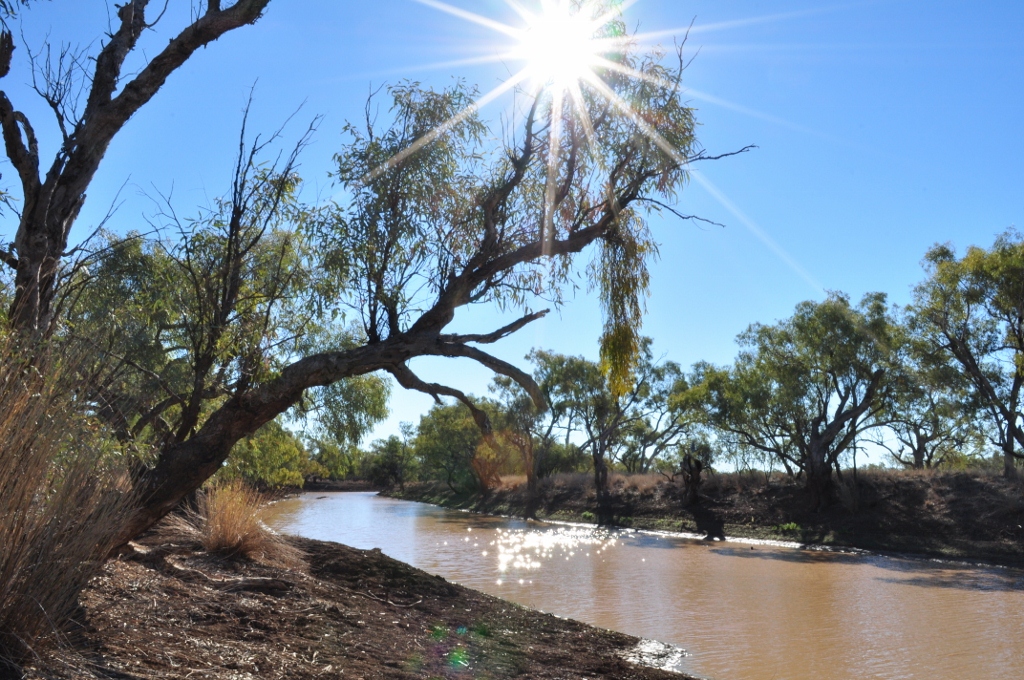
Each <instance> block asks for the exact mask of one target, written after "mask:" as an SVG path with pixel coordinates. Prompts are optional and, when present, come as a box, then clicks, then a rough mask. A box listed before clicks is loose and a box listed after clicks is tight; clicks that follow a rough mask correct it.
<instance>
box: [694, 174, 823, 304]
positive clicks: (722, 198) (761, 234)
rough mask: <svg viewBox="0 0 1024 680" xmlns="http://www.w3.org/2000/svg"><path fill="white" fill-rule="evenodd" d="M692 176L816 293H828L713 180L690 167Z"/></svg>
mask: <svg viewBox="0 0 1024 680" xmlns="http://www.w3.org/2000/svg"><path fill="white" fill-rule="evenodd" d="M690 177H691V178H693V179H694V180H696V182H697V184H700V185H701V187H703V189H704V191H706V192H708V194H710V195H711V197H712V198H714V199H715V200H716V201H718V203H719V204H720V205H721V206H722V207H723V208H725V209H726V210H728V211H729V212H730V213H732V215H733V217H735V218H736V219H737V220H739V221H740V224H742V225H743V226H744V227H746V228H747V231H749V232H750V233H751V234H753V235H754V236H755V237H756V238H757V239H758V240H759V241H761V243H763V244H764V245H765V246H767V248H768V249H769V250H770V251H772V253H774V254H775V256H776V257H778V258H779V259H780V260H782V261H783V262H784V263H785V264H786V266H787V267H789V268H790V269H791V270H792V271H793V273H795V274H796V275H797V276H799V277H800V278H801V279H803V280H804V282H805V283H806V284H807V285H809V286H810V287H811V288H813V289H814V292H815V294H817V295H822V294H825V293H826V290H825V287H824V286H822V285H821V283H820V282H819V281H818V280H817V279H815V278H814V277H813V276H812V275H811V273H810V272H808V271H807V270H806V269H805V268H804V267H803V266H802V265H801V264H800V263H799V262H797V261H796V258H794V257H793V256H792V255H790V254H789V253H788V252H787V251H786V249H785V248H783V247H782V246H780V245H779V244H778V243H777V242H776V241H775V239H773V238H772V237H771V236H769V235H768V234H767V233H766V232H765V231H764V229H762V228H761V227H760V226H758V224H757V223H756V222H754V220H752V219H750V218H749V217H747V215H746V213H744V212H743V211H742V210H740V209H739V207H737V206H736V204H735V203H733V202H732V201H730V200H729V198H728V197H727V196H726V195H725V194H723V193H722V191H721V190H720V189H719V188H718V187H716V186H715V185H714V184H712V183H711V180H709V179H708V178H706V177H705V176H704V175H703V173H701V172H700V171H699V170H694V169H693V168H690Z"/></svg>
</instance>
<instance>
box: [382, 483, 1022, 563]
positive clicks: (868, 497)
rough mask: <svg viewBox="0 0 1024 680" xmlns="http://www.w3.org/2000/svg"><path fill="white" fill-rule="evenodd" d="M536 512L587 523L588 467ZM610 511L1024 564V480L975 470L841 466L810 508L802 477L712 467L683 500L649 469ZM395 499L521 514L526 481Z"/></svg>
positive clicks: (631, 519) (620, 491)
mask: <svg viewBox="0 0 1024 680" xmlns="http://www.w3.org/2000/svg"><path fill="white" fill-rule="evenodd" d="M540 489H541V499H540V502H539V504H538V506H537V513H536V515H537V519H553V520H566V521H578V522H588V521H594V518H595V516H596V514H597V497H596V493H595V492H594V485H593V481H592V480H591V478H590V477H589V476H588V475H582V474H580V475H557V476H555V477H553V478H551V479H547V480H544V481H543V482H542V483H541V485H540ZM612 489H613V492H612V500H611V505H612V512H613V515H614V521H615V523H616V524H618V525H621V526H627V527H633V528H637V529H658V530H665V531H685V532H692V533H697V534H701V535H703V536H706V537H708V538H728V537H730V536H734V537H747V538H764V539H779V540H788V541H798V542H802V543H806V544H818V545H827V546H847V547H855V548H863V549H866V550H875V551H884V552H896V553H911V554H919V555H927V556H934V557H945V558H955V559H968V560H978V561H984V562H991V563H995V564H1005V565H1010V566H1017V567H1021V566H1024V484H1022V483H1020V482H1010V481H1007V480H1005V479H1003V478H1002V477H999V476H996V475H993V474H987V473H974V472H911V471H908V472H904V471H873V470H872V471H868V472H861V473H859V474H858V475H857V483H856V485H854V483H853V479H852V475H851V474H850V473H847V474H845V475H844V483H841V484H839V485H838V488H837V493H836V498H835V501H834V502H833V503H832V504H831V505H830V506H829V507H827V508H825V509H823V510H820V511H818V512H811V511H810V510H809V509H808V508H809V507H810V501H809V498H808V495H807V493H806V492H805V491H804V489H803V486H802V485H801V484H800V483H799V482H795V481H792V480H789V479H780V478H777V477H776V478H774V479H772V481H771V483H770V484H768V483H766V481H765V478H764V476H763V475H753V474H751V475H740V474H717V475H710V476H709V478H708V480H707V481H706V482H705V483H704V485H703V486H702V487H701V493H700V501H699V503H698V504H697V505H696V506H695V507H692V508H684V507H683V495H682V490H681V488H680V487H679V486H678V485H677V484H675V483H670V482H668V481H667V480H665V479H664V478H659V477H656V476H653V475H650V476H637V477H627V476H624V475H613V476H612ZM390 495H393V496H395V497H398V498H406V499H410V500H420V501H426V502H431V503H437V504H439V505H444V506H447V507H453V508H462V509H470V510H475V511H478V512H486V513H494V514H503V515H516V516H522V515H523V514H524V512H525V509H526V507H527V497H526V490H525V485H523V484H514V485H511V486H509V487H506V488H502V489H499V490H497V491H494V492H492V493H491V494H489V495H487V496H481V495H480V494H472V495H468V494H464V495H460V494H456V493H453V492H452V491H451V490H450V489H448V487H446V486H445V485H444V484H440V483H433V482H425V483H420V484H414V485H408V486H407V488H406V491H405V492H398V491H393V492H390Z"/></svg>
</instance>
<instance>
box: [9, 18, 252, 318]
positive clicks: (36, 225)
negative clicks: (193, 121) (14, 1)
mask: <svg viewBox="0 0 1024 680" xmlns="http://www.w3.org/2000/svg"><path fill="white" fill-rule="evenodd" d="M269 2H270V0H238V2H236V3H235V4H234V5H232V6H231V7H229V8H227V9H224V10H221V9H220V8H219V4H218V3H212V4H211V5H209V6H208V10H207V11H206V12H205V13H204V14H203V15H202V16H200V17H199V18H198V19H197V20H196V21H195V22H194V23H192V24H191V25H189V26H188V27H187V28H185V30H183V31H182V32H181V33H180V34H179V35H178V36H176V37H175V38H173V39H172V40H171V41H170V44H168V45H167V46H166V47H165V48H164V49H163V50H162V51H161V52H160V53H159V54H157V55H156V56H155V57H154V58H153V59H152V60H151V61H150V62H149V63H148V64H147V65H146V66H145V67H144V68H143V69H142V71H140V72H139V73H138V74H137V75H136V76H135V77H134V78H132V79H131V80H130V81H129V82H127V83H125V84H124V86H123V87H122V88H121V90H120V92H117V89H118V87H119V86H120V85H121V83H122V79H123V78H122V72H121V70H122V67H123V65H124V62H125V59H126V58H127V57H128V55H129V54H130V53H131V52H132V51H133V50H134V49H135V47H136V43H137V42H138V39H139V37H140V36H141V34H142V32H143V31H144V30H146V28H147V27H148V25H147V23H146V8H147V6H148V5H149V0H129V2H126V3H125V4H124V5H122V6H121V7H119V8H118V10H117V18H118V20H119V23H118V24H117V30H116V31H115V32H114V33H113V34H112V35H110V36H109V40H108V42H107V43H106V44H105V45H104V46H103V47H102V48H101V50H100V52H99V54H98V55H97V57H96V59H95V70H94V72H93V73H92V74H91V84H90V87H89V92H88V96H87V99H86V104H85V109H84V112H83V114H82V117H81V118H80V119H79V120H77V121H74V123H73V127H70V129H69V130H68V133H67V135H66V137H65V139H64V143H63V145H62V147H61V149H60V151H59V152H58V153H57V156H56V158H55V159H54V161H53V163H52V164H51V166H50V168H49V169H48V170H47V171H46V173H45V175H43V174H41V167H40V162H39V145H38V142H37V139H36V135H35V131H34V130H33V128H32V125H31V124H30V122H29V120H28V118H27V117H26V116H25V115H24V114H23V113H21V112H20V111H17V110H16V109H15V108H14V105H13V104H12V103H11V101H10V100H9V99H8V97H7V95H6V93H4V92H0V127H2V131H3V139H4V144H5V147H6V153H7V157H8V159H9V160H10V162H11V164H12V165H13V166H14V168H15V169H16V170H17V172H18V175H19V177H20V179H21V187H22V198H23V209H22V213H21V220H20V222H19V224H18V230H17V233H16V235H15V238H14V243H13V244H12V246H13V247H12V248H11V250H10V252H9V257H7V258H5V262H6V263H7V264H8V265H9V266H11V267H12V268H13V269H14V270H15V275H14V283H15V293H14V298H13V301H12V303H11V307H10V312H9V318H10V323H11V324H12V325H13V326H14V327H15V328H17V329H19V330H21V331H22V332H27V333H28V334H29V335H32V336H41V335H47V334H49V333H50V331H51V327H52V324H53V321H54V318H53V316H54V308H53V306H54V301H55V299H56V295H57V283H58V276H59V273H60V266H61V262H62V259H63V258H64V256H65V251H66V250H67V245H68V238H69V236H70V233H71V228H72V226H73V225H74V223H75V220H76V219H77V218H78V214H79V211H80V210H81V208H82V205H83V203H84V202H85V198H86V191H87V189H88V187H89V185H90V184H91V183H92V180H93V177H94V176H95V174H96V171H97V170H98V169H99V166H100V162H101V161H102V160H103V157H104V155H105V154H106V151H107V148H108V147H109V146H110V143H111V141H112V140H113V138H114V137H115V136H116V135H117V133H118V132H119V131H120V130H121V128H122V127H124V125H125V123H127V122H128V120H129V119H130V118H131V117H132V116H133V115H134V114H135V113H136V112H137V111H138V110H139V109H140V108H142V106H144V105H145V104H146V103H147V102H149V100H150V99H152V98H153V96H154V95H155V94H156V93H157V92H158V91H159V90H160V88H161V87H162V86H163V84H164V82H166V80H167V78H168V77H169V76H170V74H171V73H173V72H174V71H176V70H177V69H178V68H179V67H180V66H181V65H182V64H184V63H185V61H187V60H188V58H189V57H191V56H192V54H194V53H195V51H196V50H198V49H199V48H201V47H205V46H206V45H208V44H209V43H211V42H213V41H214V40H216V39H217V38H219V37H220V36H222V35H224V34H225V33H227V32H228V31H231V30H233V29H235V28H238V27H240V26H244V25H247V24H251V23H253V22H255V21H256V20H257V19H258V18H259V17H260V16H261V15H262V13H263V10H264V8H265V7H266V6H267V5H268V4H269ZM13 50H14V43H13V41H12V40H11V37H10V34H9V33H7V32H6V31H5V32H4V34H3V36H2V38H0V77H2V76H3V75H6V73H5V71H6V70H7V69H6V68H3V67H4V66H5V65H8V66H9V64H10V59H11V53H12V52H13ZM115 92H116V94H115Z"/></svg>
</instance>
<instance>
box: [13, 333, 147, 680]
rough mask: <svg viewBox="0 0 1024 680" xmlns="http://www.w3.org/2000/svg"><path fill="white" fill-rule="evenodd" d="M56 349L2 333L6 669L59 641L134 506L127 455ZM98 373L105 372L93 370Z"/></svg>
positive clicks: (83, 385)
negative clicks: (22, 347)
mask: <svg viewBox="0 0 1024 680" xmlns="http://www.w3.org/2000/svg"><path fill="white" fill-rule="evenodd" d="M62 354H63V355H66V354H67V348H65V349H64V351H63V352H57V351H54V352H53V353H52V354H51V355H47V354H46V353H45V352H38V351H37V353H36V355H35V357H34V358H33V360H32V361H31V362H28V361H24V360H21V359H19V358H18V355H17V352H16V350H15V349H14V347H13V341H12V340H10V339H6V340H0V675H3V674H4V670H5V668H6V670H7V671H9V672H13V673H17V671H16V670H14V667H15V666H16V665H17V664H19V663H21V662H23V661H24V660H25V659H26V658H27V657H28V656H29V655H32V654H35V653H36V650H38V649H40V648H44V647H47V646H53V645H54V644H56V643H57V642H58V641H59V638H60V634H61V632H62V629H63V628H64V627H65V626H66V624H67V623H68V622H69V620H70V618H71V615H72V613H73V612H74V610H75V608H76V606H77V603H78V595H79V593H80V592H81V590H82V589H83V588H84V587H85V585H86V584H87V583H88V581H89V580H90V579H91V578H92V577H93V576H94V575H96V574H97V573H98V571H99V569H100V567H101V566H102V563H103V560H104V558H105V557H106V555H107V554H108V553H109V552H110V551H111V550H112V549H113V548H114V547H115V545H116V541H117V537H118V535H119V534H120V532H121V530H122V529H123V528H124V527H125V524H126V522H127V520H128V518H129V516H130V513H131V510H132V504H131V498H130V497H129V494H127V493H125V492H124V491H123V488H122V487H124V486H127V484H126V480H127V478H126V476H125V475H124V471H123V469H124V466H123V458H122V456H120V455H118V454H119V451H117V449H116V447H114V446H113V445H112V444H111V441H112V440H111V439H109V438H107V437H106V433H105V432H104V430H103V428H102V427H100V425H99V424H98V423H96V422H95V421H93V420H90V419H88V418H86V417H85V416H84V415H83V414H82V412H81V411H82V410H83V409H84V408H87V407H88V405H87V404H83V403H82V401H83V400H82V399H81V396H80V395H81V394H83V393H85V391H86V390H85V389H83V388H86V387H88V386H87V385H85V384H83V382H82V380H81V378H80V377H79V376H80V373H79V372H78V371H77V370H75V369H74V368H73V364H74V362H73V361H70V360H63V361H58V360H56V359H55V358H54V357H56V356H59V355H62ZM93 377H94V378H95V376H93Z"/></svg>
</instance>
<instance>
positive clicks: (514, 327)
mask: <svg viewBox="0 0 1024 680" xmlns="http://www.w3.org/2000/svg"><path fill="white" fill-rule="evenodd" d="M550 311H551V310H550V309H545V310H542V311H540V312H534V313H533V314H527V315H526V316H524V317H523V318H521V319H518V320H516V321H513V322H512V323H510V324H509V325H507V326H505V327H503V328H499V329H498V330H496V331H494V332H493V333H487V334H485V335H472V334H469V335H442V336H440V340H441V342H448V343H465V342H476V343H480V344H485V345H488V344H492V343H495V342H498V341H499V340H501V339H502V338H506V337H508V336H510V335H512V334H513V333H515V332H516V331H518V330H520V329H521V328H523V327H525V326H526V325H528V324H531V323H533V322H534V321H536V320H537V319H542V318H544V317H545V316H547V315H548V313H549V312H550Z"/></svg>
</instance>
